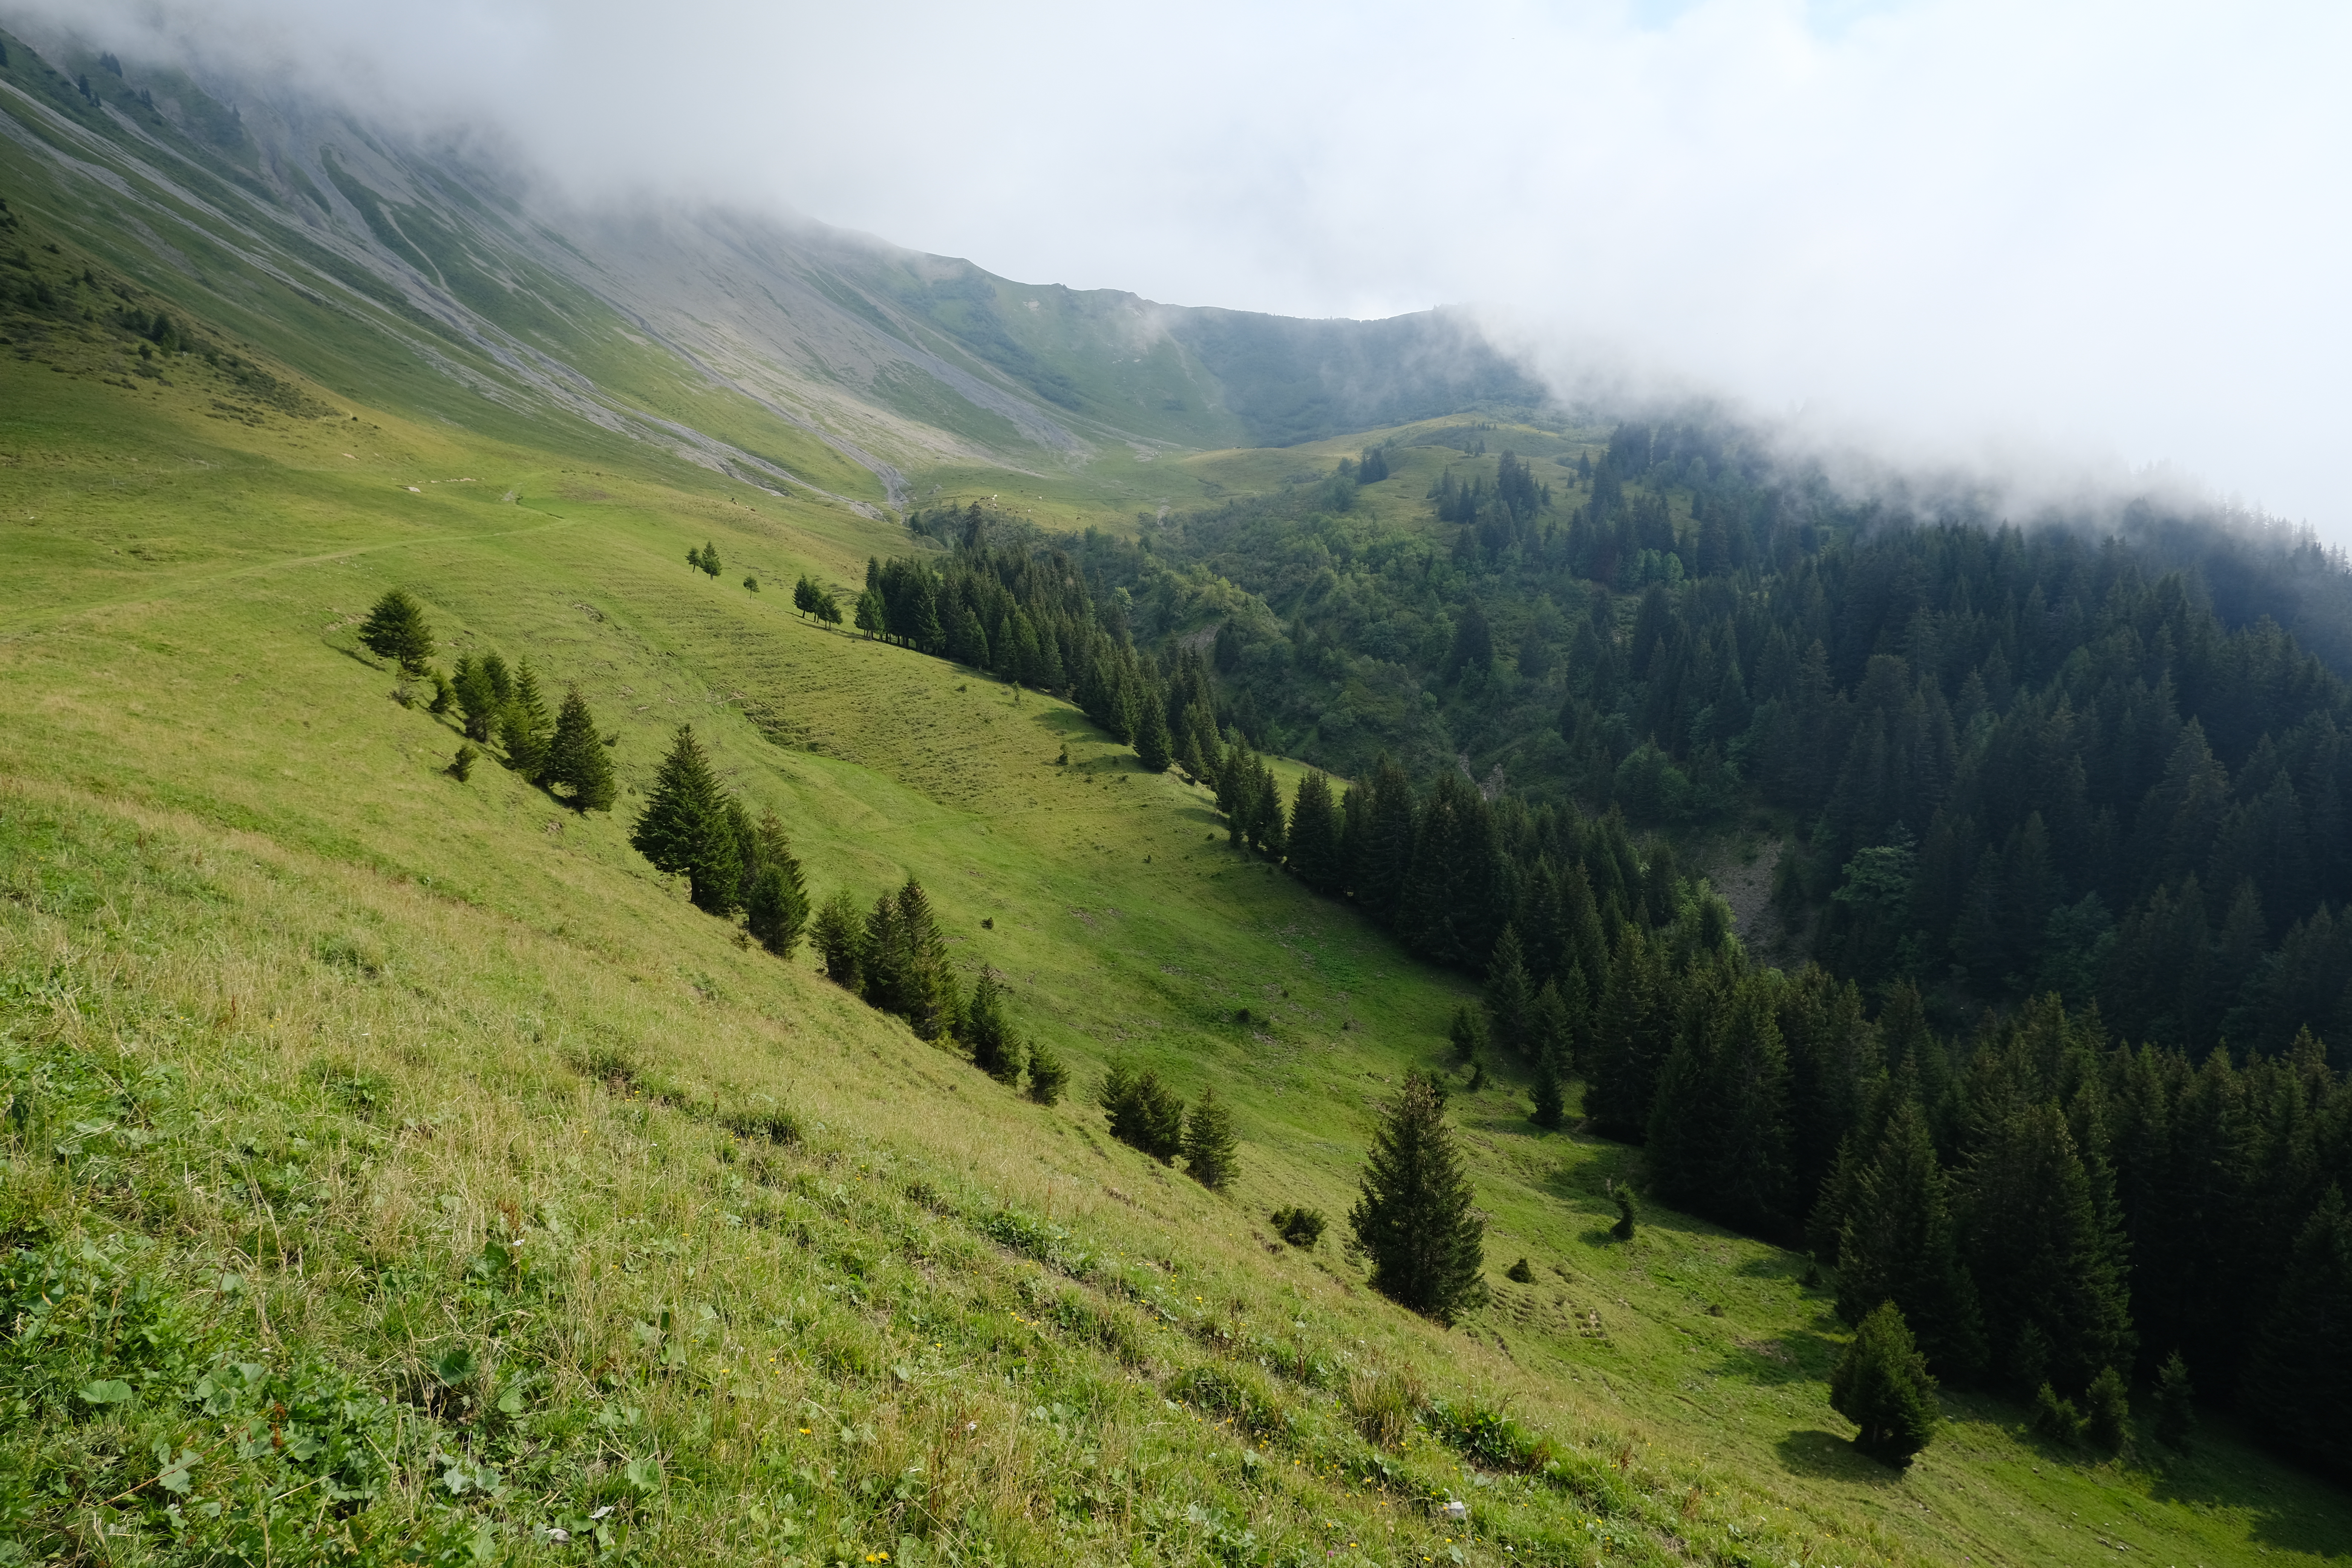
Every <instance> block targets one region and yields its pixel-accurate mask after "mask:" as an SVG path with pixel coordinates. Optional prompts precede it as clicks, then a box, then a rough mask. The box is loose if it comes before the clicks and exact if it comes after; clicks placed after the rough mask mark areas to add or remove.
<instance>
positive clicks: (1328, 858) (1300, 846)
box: [1290, 773, 1346, 896]
mask: <svg viewBox="0 0 2352 1568" xmlns="http://www.w3.org/2000/svg"><path fill="white" fill-rule="evenodd" d="M1339 849H1340V845H1339V812H1338V811H1337V810H1335V809H1334V808H1333V806H1332V804H1331V781H1330V780H1329V779H1327V778H1325V777H1324V776H1323V775H1322V774H1321V773H1308V774H1307V776H1306V777H1304V778H1302V779H1300V780H1299V781H1298V794H1297V796H1296V797H1295V798H1294V799H1293V800H1292V802H1291V805H1290V868H1291V869H1292V870H1293V871H1295V872H1297V874H1298V879H1299V880H1300V881H1302V882H1304V883H1306V884H1307V886H1308V887H1309V888H1311V889H1314V890H1315V891H1317V892H1318V893H1322V894H1325V895H1327V896H1328V895H1330V894H1335V893H1337V892H1339V889H1340V883H1341V881H1342V880H1343V879H1344V878H1345V875H1346V872H1345V870H1344V868H1343V867H1342V865H1341V862H1340V856H1339Z"/></svg>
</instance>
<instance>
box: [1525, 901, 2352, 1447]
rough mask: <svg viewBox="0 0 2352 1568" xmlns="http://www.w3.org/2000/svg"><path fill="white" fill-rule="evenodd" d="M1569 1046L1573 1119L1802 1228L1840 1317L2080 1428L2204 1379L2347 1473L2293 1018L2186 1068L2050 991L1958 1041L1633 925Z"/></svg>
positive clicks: (2337, 1195) (1728, 1215)
mask: <svg viewBox="0 0 2352 1568" xmlns="http://www.w3.org/2000/svg"><path fill="white" fill-rule="evenodd" d="M1510 961H1511V955H1510V954H1508V953H1504V954H1500V955H1498V958H1497V961H1496V976H1495V979H1494V982H1493V983H1492V984H1490V986H1489V994H1488V998H1489V999H1488V1006H1489V1009H1490V1012H1491V1014H1492V1016H1493V1018H1494V1029H1495V1032H1496V1034H1497V1035H1500V1034H1501V1033H1502V1032H1503V1023H1502V1020H1503V1019H1504V1018H1505V1017H1507V1016H1508V1015H1509V1012H1510V1010H1511V1007H1512V1005H1513V999H1514V998H1515V997H1516V996H1517V995H1520V994H1524V993H1523V989H1522V987H1523V982H1519V983H1515V982H1514V980H1513V977H1512V975H1511V973H1510V972H1509V963H1510ZM1583 1039H1584V1040H1585V1041H1587V1042H1589V1043H1588V1044H1586V1045H1584V1046H1583V1047H1582V1049H1581V1054H1580V1055H1579V1056H1578V1057H1577V1058H1575V1066H1576V1068H1577V1069H1578V1070H1580V1073H1581V1074H1582V1076H1583V1077H1584V1079H1585V1080H1586V1094H1585V1101H1584V1104H1585V1109H1586V1111H1587V1113H1588V1115H1589V1116H1590V1118H1591V1122H1592V1124H1593V1125H1594V1127H1595V1129H1596V1130H1597V1131H1602V1132H1604V1133H1607V1134H1609V1135H1611V1136H1613V1137H1617V1138H1622V1139H1625V1140H1628V1141H1630V1142H1639V1143H1642V1144H1643V1145H1644V1163H1645V1166H1646V1170H1647V1179H1648V1182H1649V1184H1650V1185H1651V1187H1652V1189H1653V1190H1654V1192H1655V1193H1656V1194H1658V1195H1659V1196H1661V1197H1663V1198H1665V1199H1667V1200H1669V1201H1671V1202H1673V1203H1674V1204H1675V1205H1677V1206H1679V1207H1681V1208H1684V1209H1686V1210H1688V1211H1690V1212H1693V1213H1696V1214H1701V1215H1707V1216H1708V1217H1710V1218H1713V1219H1717V1220H1718V1221H1721V1222H1722V1223H1724V1224H1727V1225H1730V1226H1735V1227H1738V1228H1740V1229H1744V1230H1747V1231H1748V1232H1750V1233H1751V1234H1756V1235H1759V1236H1763V1237H1769V1238H1772V1239H1776V1240H1780V1241H1782V1242H1785V1243H1789V1244H1791V1245H1810V1246H1811V1248H1812V1250H1813V1252H1814V1254H1815V1256H1816V1257H1817V1258H1819V1259H1820V1260H1821V1261H1822V1262H1823V1263H1825V1264H1829V1265H1832V1266H1833V1267H1834V1268H1835V1269H1836V1271H1837V1284H1838V1310H1839V1312H1840V1314H1841V1315H1842V1316H1843V1317H1844V1319H1845V1320H1846V1321H1848V1322H1850V1323H1854V1324H1861V1323H1862V1322H1863V1321H1864V1320H1865V1319H1866V1318H1868V1317H1869V1315H1870V1314H1871V1313H1872V1312H1874V1311H1875V1310H1877V1309H1878V1308H1879V1307H1880V1306H1881V1305H1883V1304H1885V1303H1886V1302H1892V1303H1894V1305H1895V1308H1896V1309H1897V1310H1899V1312H1900V1315H1901V1317H1902V1319H1903V1321H1904V1322H1905V1323H1906V1325H1907V1331H1908V1332H1910V1333H1911V1334H1913V1335H1915V1336H1916V1344H1917V1348H1918V1350H1919V1352H1920V1353H1921V1354H1922V1356H1923V1357H1924V1358H1925V1363H1926V1364H1927V1366H1928V1367H1930V1368H1932V1369H1933V1371H1934V1373H1935V1374H1936V1375H1937V1376H1938V1377H1940V1378H1942V1379H1944V1380H1946V1381H1948V1382H1952V1383H1956V1384H1961V1385H1966V1386H1983V1387H1990V1388H1994V1389H1997V1390H2000V1391H2004V1392H2007V1393H2010V1394H2015V1395H2017V1396H2019V1397H2021V1398H2024V1399H2028V1400H2033V1401H2036V1402H2038V1405H2040V1407H2041V1408H2042V1410H2043V1412H2044V1417H2043V1419H2044V1424H2045V1425H2046V1426H2049V1427H2051V1428H2052V1429H2053V1430H2056V1431H2061V1432H2063V1433H2069V1434H2071V1433H2074V1432H2076V1431H2080V1430H2084V1429H2086V1428H2087V1429H2093V1430H2102V1431H2110V1432H2118V1431H2120V1429H2121V1428H2120V1417H2119V1416H2118V1415H2116V1414H2115V1412H2116V1410H2117V1409H2119V1408H2120V1406H2121V1403H2122V1402H2123V1401H2124V1400H2125V1399H2126V1393H2125V1390H2126V1384H2127V1383H2128V1382H2130V1381H2131V1380H2133V1379H2135V1378H2137V1379H2138V1380H2140V1381H2142V1382H2144V1383H2147V1384H2152V1385H2153V1386H2154V1387H2155V1388H2156V1389H2157V1390H2158V1395H2159V1398H2160V1401H2161V1402H2162V1403H2163V1404H2164V1405H2165V1407H2166V1408H2168V1409H2170V1410H2173V1411H2175V1412H2176V1414H2175V1415H2174V1416H2173V1420H2172V1425H2173V1429H2175V1430H2177V1431H2178V1430H2185V1428H2183V1427H2181V1426H2180V1419H2179V1415H2178V1414H2177V1412H2178V1411H2179V1410H2181V1409H2185V1408H2186V1407H2187V1403H2188V1399H2189V1393H2188V1391H2189V1389H2190V1388H2191V1387H2192V1386H2193V1387H2194V1388H2195V1389H2197V1390H2200V1391H2201V1392H2202V1394H2204V1395H2205V1396H2206V1397H2209V1398H2213V1399H2218V1400H2221V1401H2224V1402H2228V1403H2233V1404H2235V1405H2237V1406H2238V1407H2239V1408H2240V1409H2241V1410H2242V1411H2245V1412H2246V1413H2247V1414H2248V1415H2250V1416H2251V1417H2252V1420H2253V1424H2254V1425H2255V1426H2256V1427H2257V1428H2258V1430H2260V1431H2261V1432H2263V1434H2265V1435H2266V1436H2267V1437H2268V1439H2269V1440H2271V1441H2273V1443H2275V1444H2277V1445H2278V1446H2280V1447H2283V1448H2284V1449H2286V1450H2288V1451H2289V1452H2291V1453H2293V1454H2294V1455H2296V1456H2297V1457H2299V1458H2304V1459H2305V1460H2306V1461H2309V1462H2313V1463H2315V1464H2317V1465H2318V1466H2320V1467H2321V1468H2327V1469H2331V1470H2334V1471H2336V1472H2338V1473H2347V1472H2352V1444H2347V1441H2346V1439H2345V1437H2344V1436H2343V1432H2342V1427H2341V1424H2340V1413H2341V1410H2342V1408H2343V1403H2342V1402H2343V1399H2344V1397H2345V1395H2346V1394H2347V1392H2352V1338H2347V1336H2346V1335H2345V1334H2344V1332H2343V1329H2344V1310H2345V1303H2347V1302H2352V1220H2347V1215H2346V1210H2345V1204H2344V1192H2345V1190H2346V1188H2347V1187H2352V1092H2347V1089H2346V1086H2345V1080H2344V1079H2343V1078H2342V1076H2341V1075H2339V1074H2337V1073H2336V1072H2335V1071H2334V1070H2333V1069H2332V1068H2330V1067H2329V1065H2328V1063H2327V1060H2326V1053H2325V1052H2324V1051H2323V1050H2322V1048H2321V1047H2320V1046H2319V1043H2318V1042H2317V1040H2316V1039H2315V1038H2314V1037H2312V1036H2311V1035H2309V1034H2308V1033H2305V1034H2304V1035H2303V1036H2301V1037H2299V1038H2298V1039H2297V1041H2296V1042H2295V1044H2294V1047H2293V1048H2292V1049H2291V1050H2289V1051H2288V1052H2286V1053H2284V1054H2282V1055H2279V1056H2274V1057H2256V1058H2252V1059H2250V1060H2248V1061H2247V1062H2245V1063H2243V1064H2239V1063H2237V1062H2234V1061H2233V1060H2232V1058H2231V1057H2230V1056H2229V1055H2228V1054H2227V1053H2222V1052H2215V1053H2212V1054H2210V1055H2209V1056H2207V1057H2206V1058H2204V1059H2203V1060H2202V1061H2201V1062H2200V1061H2197V1060H2195V1059H2193V1058H2191V1057H2190V1056H2189V1053H2187V1052H2185V1051H2183V1050H2181V1049H2179V1048H2178V1047H2158V1046H2153V1045H2146V1044H2142V1045H2137V1046H2135V1045H2131V1044H2128V1043H2126V1042H2125V1041H2123V1040H2121V1039H2119V1038H2117V1037H2116V1036H2114V1035H2113V1034H2111V1033H2110V1032H2109V1031H2108V1029H2107V1028H2106V1026H2105V1024H2104V1023H2103V1022H2102V1021H2101V1019H2100V1016H2099V1015H2098V1012H2097V1010H2096V1009H2095V1007H2090V1008H2084V1009H2080V1010H2077V1011H2074V1012H2071V1013H2070V1012H2069V1011H2068V1010H2067V1009H2066V1008H2065V1006H2064V1005H2063V1002H2062V1001H2061V1000H2060V999H2059V998H2058V997H2056V996H2055V995H2045V996H2043V997H2041V998H2038V999H2035V1000H2033V1001H2032V1002H2031V1003H2029V1004H2027V1005H2023V1006H2021V1007H2020V1008H2018V1009H2016V1010H2015V1011H2013V1012H2011V1013H2009V1014H2007V1015H2004V1016H2000V1017H1999V1018H1997V1019H1993V1020H1990V1021H1988V1022H1987V1023H1986V1024H1984V1025H1983V1026H1981V1027H1980V1028H1979V1030H1978V1031H1977V1032H1976V1034H1975V1035H1974V1036H1972V1037H1969V1038H1968V1039H1967V1040H1966V1041H1965V1042H1962V1043H1959V1044H1957V1045H1956V1044H1954V1043H1951V1042H1948V1041H1947V1040H1946V1039H1945V1038H1943V1037H1941V1036H1939V1035H1938V1034H1937V1032H1936V1031H1935V1030H1934V1029H1933V1028H1932V1027H1930V1026H1929V1024H1928V1021H1927V1015H1926V1012H1925V1009H1924V1008H1923V1006H1922V1005H1921V1003H1920V1000H1919V996H1918V994H1917V992H1916V988H1914V987H1912V986H1911V985H1909V984H1907V983H1905V984H1898V985H1897V986H1896V987H1895V990H1894V992H1893V993H1892V994H1891V995H1890V997H1889V999H1888V1001H1887V1003H1886V1005H1885V1007H1884V1008H1883V1009H1881V1010H1880V1012H1879V1014H1878V1016H1876V1017H1874V1018H1873V1017H1871V1016H1868V1013H1867V1011H1866V1009H1865V1007H1864V1001H1863V996H1862V993H1861V991H1860V989H1859V987H1857V986H1856V985H1855V984H1853V982H1852V981H1842V980H1839V979H1837V978H1836V977H1834V976H1832V975H1831V974H1830V973H1827V972H1825V971H1824V970H1822V969H1821V968H1820V967H1818V966H1816V965H1807V966H1805V967H1804V968H1802V969H1801V970H1800V971H1798V972H1797V973H1793V974H1789V973H1782V972H1780V971H1779V970H1773V969H1768V968H1763V967H1760V966H1758V965H1755V964H1752V963H1749V962H1748V960H1747V958H1746V956H1745V954H1744V953H1743V952H1740V951H1739V950H1738V948H1737V947H1736V945H1735V946H1727V947H1725V948H1723V949H1721V950H1719V951H1717V952H1704V951H1696V950H1695V951H1693V952H1691V953H1690V954H1688V955H1687V956H1685V957H1679V958H1678V957H1676V956H1675V955H1674V954H1672V953H1669V952H1664V951H1662V950H1661V947H1660V944H1659V943H1657V942H1654V940H1653V939H1652V938H1651V937H1650V936H1649V935H1648V934H1646V933H1644V932H1643V931H1641V930H1639V929H1637V928H1629V929H1627V930H1626V931H1624V932H1623V933H1622V935H1621V937H1620V939H1619V941H1618V942H1617V943H1616V944H1615V947H1614V949H1613V950H1612V953H1611V955H1610V961H1609V966H1608V971H1607V976H1606V979H1605V981H1604V983H1603V984H1602V986H1601V991H1600V994H1599V995H1598V998H1597V1001H1596V1005H1595V1007H1594V1012H1593V1022H1592V1026H1591V1030H1590V1031H1589V1033H1588V1034H1587V1035H1586V1036H1584V1037H1583ZM2078 1410H2082V1411H2087V1412H2088V1414H2083V1415H2079V1418H2078V1415H2077V1412H2078ZM2102 1413H2104V1415H2103V1414H2102Z"/></svg>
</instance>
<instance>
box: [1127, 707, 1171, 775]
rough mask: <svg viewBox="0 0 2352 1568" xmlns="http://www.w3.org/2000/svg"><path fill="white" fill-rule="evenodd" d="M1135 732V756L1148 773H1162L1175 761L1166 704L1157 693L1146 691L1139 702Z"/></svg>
mask: <svg viewBox="0 0 2352 1568" xmlns="http://www.w3.org/2000/svg"><path fill="white" fill-rule="evenodd" d="M1141 706H1142V712H1141V714H1140V715H1139V718H1138V725H1137V729H1136V732H1135V757H1136V760H1137V761H1138V762H1139V763H1142V764H1143V766H1144V770H1145V771H1146V772H1148V773H1166V772H1167V771H1168V764H1169V763H1171V762H1173V761H1175V760H1176V759H1175V752H1174V749H1173V742H1171V739H1170V737H1169V734H1168V714H1167V712H1166V711H1165V710H1166V704H1165V703H1163V702H1161V701H1160V696H1159V693H1157V692H1150V693H1148V694H1147V695H1146V696H1145V698H1144V700H1143V702H1142V704H1141Z"/></svg>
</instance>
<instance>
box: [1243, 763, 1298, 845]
mask: <svg viewBox="0 0 2352 1568" xmlns="http://www.w3.org/2000/svg"><path fill="white" fill-rule="evenodd" d="M1250 765H1251V769H1252V772H1251V774H1250V786H1249V787H1250V812H1249V823H1250V842H1251V843H1252V844H1254V845H1255V846H1256V847H1257V851H1258V853H1259V854H1261V855H1264V856H1266V857H1268V858H1271V859H1276V860H1279V859H1281V858H1282V857H1283V851H1284V850H1285V849H1286V847H1288V840H1289V833H1288V831H1287V830H1286V828H1285V827H1284V826H1283V820H1282V786H1281V785H1279V784H1276V783H1275V782H1274V770H1273V769H1272V768H1269V767H1267V766H1266V765H1265V762H1264V760H1263V759H1261V758H1258V757H1256V756H1252V757H1251V758H1250Z"/></svg>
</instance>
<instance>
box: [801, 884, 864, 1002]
mask: <svg viewBox="0 0 2352 1568" xmlns="http://www.w3.org/2000/svg"><path fill="white" fill-rule="evenodd" d="M809 941H810V942H811V943H812V944H813V945H814V947H815V948H816V951H817V955H818V956H819V957H820V958H822V959H823V960H824V977H825V978H826V979H827V980H830V981H832V982H833V983H834V984H835V985H838V986H841V987H843V988H844V989H845V990H849V991H862V990H863V989H864V987H865V984H866V977H865V966H866V954H865V947H866V922H865V920H864V918H863V917H862V916H860V915H859V914H858V912H857V900H856V897H855V896H854V895H852V894H851V892H850V890H849V889H846V888H836V889H834V894H833V897H831V898H829V899H827V900H825V901H824V908H823V909H820V910H817V912H816V919H815V920H814V921H813V922H811V925H810V928H809Z"/></svg>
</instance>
